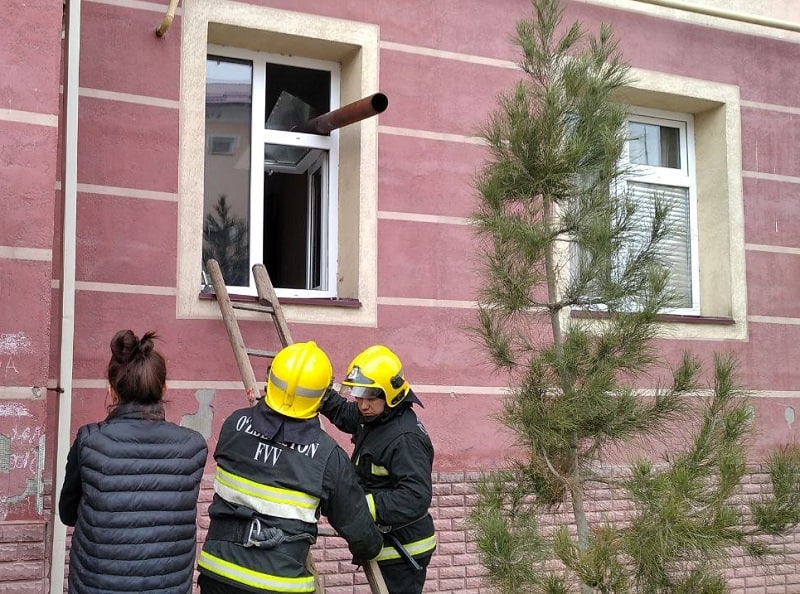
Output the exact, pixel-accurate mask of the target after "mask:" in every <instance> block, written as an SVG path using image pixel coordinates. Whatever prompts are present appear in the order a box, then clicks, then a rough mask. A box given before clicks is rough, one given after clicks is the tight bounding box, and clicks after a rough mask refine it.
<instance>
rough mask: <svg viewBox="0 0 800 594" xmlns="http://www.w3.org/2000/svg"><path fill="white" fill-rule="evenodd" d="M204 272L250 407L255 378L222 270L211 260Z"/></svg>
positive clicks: (255, 396) (255, 389) (256, 394)
mask: <svg viewBox="0 0 800 594" xmlns="http://www.w3.org/2000/svg"><path fill="white" fill-rule="evenodd" d="M206 271H207V272H208V274H209V276H210V277H211V284H212V285H213V287H214V293H215V295H216V297H217V304H218V305H219V310H220V312H221V313H222V321H223V322H224V323H225V330H226V331H227V332H228V339H229V341H230V343H231V348H232V349H233V356H234V357H235V358H236V365H237V366H238V367H239V375H241V376H242V382H243V383H244V389H245V393H246V394H247V400H248V401H249V402H250V404H251V405H252V404H255V401H256V399H257V397H258V384H257V383H256V376H255V373H253V365H252V364H251V363H250V359H249V358H248V355H247V347H245V344H244V339H243V338H242V333H241V331H240V330H239V322H237V320H236V314H235V312H234V311H233V306H232V305H231V299H230V296H229V295H228V289H227V287H226V286H225V279H224V278H222V269H221V268H220V266H219V262H217V261H216V260H214V259H213V258H212V259H209V260H207V261H206Z"/></svg>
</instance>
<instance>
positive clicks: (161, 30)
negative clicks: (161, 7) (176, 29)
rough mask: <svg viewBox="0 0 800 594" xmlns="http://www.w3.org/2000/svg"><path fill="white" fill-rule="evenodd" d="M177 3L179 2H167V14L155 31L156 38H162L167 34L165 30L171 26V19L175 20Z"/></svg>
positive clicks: (173, 0)
mask: <svg viewBox="0 0 800 594" xmlns="http://www.w3.org/2000/svg"><path fill="white" fill-rule="evenodd" d="M179 1H180V0H169V6H168V7H167V14H165V15H164V20H163V21H161V25H159V27H158V29H156V37H164V35H165V34H166V33H167V29H169V26H170V25H171V24H172V19H174V18H175V11H176V10H177V9H178V2H179Z"/></svg>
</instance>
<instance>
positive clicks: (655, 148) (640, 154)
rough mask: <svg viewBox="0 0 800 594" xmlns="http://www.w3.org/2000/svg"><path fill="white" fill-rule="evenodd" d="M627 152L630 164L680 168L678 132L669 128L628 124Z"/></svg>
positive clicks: (642, 123) (632, 122) (676, 129)
mask: <svg viewBox="0 0 800 594" xmlns="http://www.w3.org/2000/svg"><path fill="white" fill-rule="evenodd" d="M629 129H630V139H629V141H628V150H629V152H630V160H631V163H635V164H637V165H651V166H653V167H670V168H672V169H680V168H681V145H680V130H679V129H678V128H674V127H670V126H661V125H658V124H647V123H644V122H636V121H631V122H630V126H629Z"/></svg>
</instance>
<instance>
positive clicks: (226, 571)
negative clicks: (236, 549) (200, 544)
mask: <svg viewBox="0 0 800 594" xmlns="http://www.w3.org/2000/svg"><path fill="white" fill-rule="evenodd" d="M197 564H198V565H199V566H200V567H203V568H204V569H207V570H208V571H210V572H212V573H216V574H217V575H221V576H224V577H226V578H228V579H229V580H233V581H235V582H238V583H240V584H246V585H248V586H251V587H253V588H260V589H262V590H274V591H276V592H313V591H314V589H315V585H314V576H311V575H310V576H307V577H300V578H289V577H281V576H279V575H272V574H270V573H261V572H260V571H253V570H252V569H248V568H247V567H242V566H241V565H236V564H235V563H231V562H230V561H225V559H220V558H219V557H217V556H215V555H212V554H211V553H207V552H206V551H200V556H199V558H198V559H197Z"/></svg>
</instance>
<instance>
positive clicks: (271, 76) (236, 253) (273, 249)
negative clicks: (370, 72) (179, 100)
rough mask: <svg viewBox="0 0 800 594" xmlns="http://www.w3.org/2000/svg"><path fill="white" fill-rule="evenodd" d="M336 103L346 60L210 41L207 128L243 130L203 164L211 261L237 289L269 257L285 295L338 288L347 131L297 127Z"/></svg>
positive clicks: (230, 133)
mask: <svg viewBox="0 0 800 594" xmlns="http://www.w3.org/2000/svg"><path fill="white" fill-rule="evenodd" d="M337 107H339V64H338V63H335V62H329V61H322V60H310V59H299V58H295V57H287V56H282V55H274V54H268V53H262V52H253V51H249V50H241V49H231V48H225V47H215V46H211V47H209V54H208V57H207V62H206V118H205V126H206V131H205V132H206V135H207V136H208V137H209V138H226V137H227V138H233V137H238V138H240V139H244V141H243V142H240V143H239V147H238V150H237V151H236V152H235V154H233V155H232V154H231V152H230V151H229V152H213V151H209V152H208V154H207V155H206V158H205V167H204V178H205V179H204V200H203V262H205V261H206V260H207V259H209V258H215V259H216V260H217V261H218V262H219V263H220V267H221V268H222V273H223V276H224V278H225V281H226V284H227V285H228V286H229V287H230V288H231V290H233V291H236V292H238V293H246V294H255V286H254V284H253V279H252V276H251V275H250V270H251V268H252V266H253V264H255V263H257V262H261V263H263V264H264V266H265V267H266V269H267V272H268V273H269V275H270V278H271V280H272V283H273V285H274V286H275V288H276V291H277V293H278V295H279V296H294V297H333V296H336V271H337V266H336V264H337V252H338V250H337V233H336V228H337V222H338V211H337V205H338V200H337V183H336V175H337V171H338V140H339V135H338V131H336V130H334V131H332V132H331V134H330V135H317V134H309V133H300V132H297V131H296V130H295V129H296V128H297V127H298V126H300V125H301V124H303V123H305V122H307V121H308V120H310V119H312V118H315V117H317V116H319V115H322V114H324V113H326V112H328V111H331V110H333V109H336V108H337ZM222 156H225V157H227V158H222ZM231 156H232V157H233V158H230V157H231Z"/></svg>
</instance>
